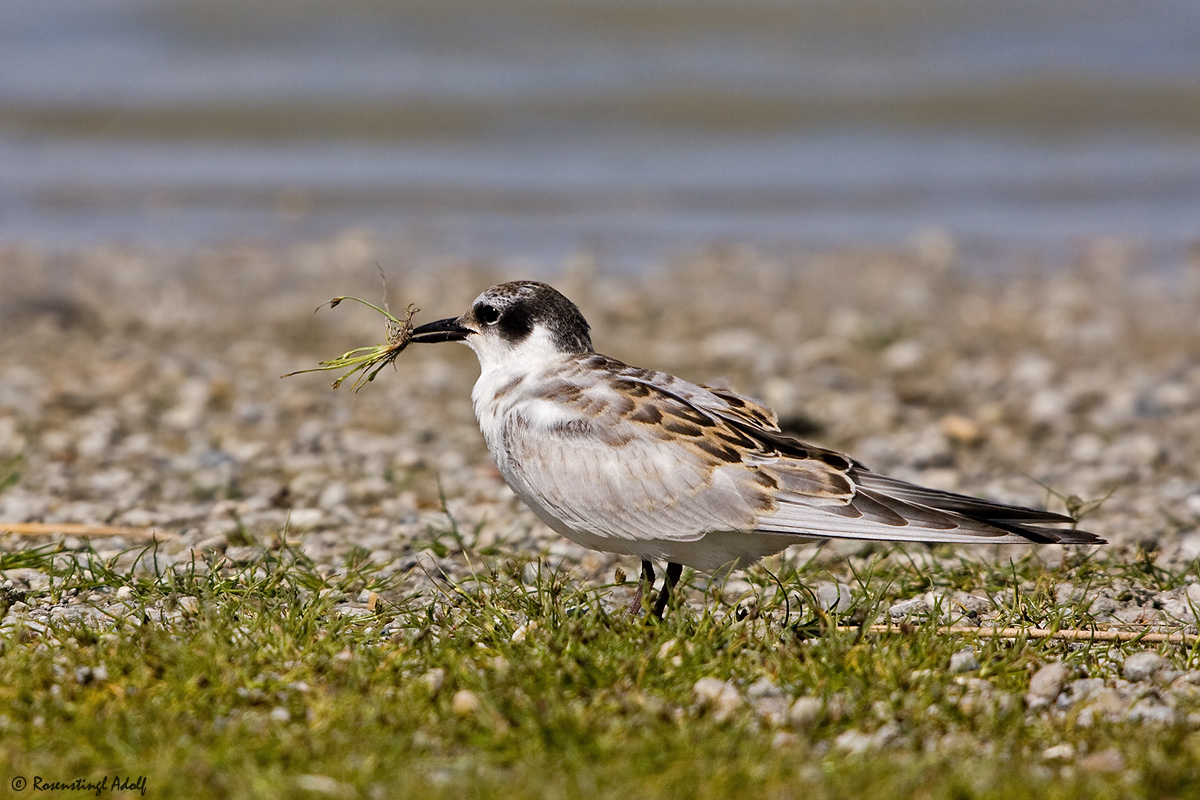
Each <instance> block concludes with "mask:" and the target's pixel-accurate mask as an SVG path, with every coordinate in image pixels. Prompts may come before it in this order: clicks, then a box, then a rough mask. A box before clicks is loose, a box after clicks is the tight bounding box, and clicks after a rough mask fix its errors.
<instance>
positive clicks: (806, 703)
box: [787, 697, 825, 729]
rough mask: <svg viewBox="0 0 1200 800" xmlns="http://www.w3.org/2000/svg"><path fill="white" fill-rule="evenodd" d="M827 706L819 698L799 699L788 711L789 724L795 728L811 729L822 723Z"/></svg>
mask: <svg viewBox="0 0 1200 800" xmlns="http://www.w3.org/2000/svg"><path fill="white" fill-rule="evenodd" d="M824 711H825V704H824V703H823V702H821V698H819V697H797V698H796V700H795V702H794V703H792V705H791V708H789V709H788V715H787V720H788V724H789V725H791V726H792V727H794V728H800V729H807V728H811V727H812V726H813V725H815V724H816V723H817V722H819V721H820V719H821V717H822V715H823V714H824Z"/></svg>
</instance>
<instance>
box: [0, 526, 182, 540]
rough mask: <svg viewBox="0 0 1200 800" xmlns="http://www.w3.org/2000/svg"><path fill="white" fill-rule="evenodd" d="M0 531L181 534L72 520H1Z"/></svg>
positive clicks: (142, 536)
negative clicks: (79, 522)
mask: <svg viewBox="0 0 1200 800" xmlns="http://www.w3.org/2000/svg"><path fill="white" fill-rule="evenodd" d="M0 533H15V534H16V535H17V536H54V535H55V534H58V535H61V536H131V537H134V538H136V539H166V538H175V537H178V536H179V534H178V533H175V532H173V531H163V530H158V529H156V528H127V527H123V526H121V525H79V524H76V523H71V522H0Z"/></svg>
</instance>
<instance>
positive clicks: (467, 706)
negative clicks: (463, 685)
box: [450, 689, 483, 717]
mask: <svg viewBox="0 0 1200 800" xmlns="http://www.w3.org/2000/svg"><path fill="white" fill-rule="evenodd" d="M482 705H483V704H482V703H480V702H479V696H478V695H476V694H475V693H474V692H472V691H471V690H470V689H459V690H458V691H457V692H455V693H454V698H453V699H451V701H450V708H451V710H452V711H454V713H455V714H457V715H458V716H460V717H469V716H472V715H474V714H477V713H478V712H479V709H480V708H481V707H482Z"/></svg>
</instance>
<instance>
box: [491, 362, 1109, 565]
mask: <svg viewBox="0 0 1200 800" xmlns="http://www.w3.org/2000/svg"><path fill="white" fill-rule="evenodd" d="M590 358H593V359H596V358H603V357H598V356H594V355H593V356H590ZM614 363H615V362H614ZM596 366H598V365H596V364H592V365H591V367H592V368H595V367H596ZM622 366H623V365H619V364H616V367H618V368H617V369H615V370H606V374H608V375H610V376H611V379H610V380H604V381H593V382H587V381H580V382H579V383H578V384H576V385H575V391H573V392H570V393H567V395H566V396H570V397H572V398H573V399H571V400H569V401H564V400H561V399H560V400H558V401H556V402H553V403H551V402H547V403H546V405H545V408H544V412H543V413H538V412H536V411H535V412H533V413H531V414H527V415H521V414H517V415H514V416H513V418H512V419H511V420H510V422H509V429H508V430H507V431H506V432H505V439H506V450H507V452H508V453H509V456H510V462H509V469H510V470H511V471H513V472H515V473H517V475H516V477H517V479H518V482H519V483H524V484H526V485H527V486H528V487H529V488H530V490H531V491H530V492H528V493H527V494H528V499H530V500H531V503H532V504H534V505H535V507H536V505H537V504H540V505H542V506H543V507H544V508H545V509H546V510H547V511H548V512H549V517H551V518H553V519H554V520H557V521H560V522H561V523H562V524H565V525H567V526H569V527H570V528H572V529H574V530H579V531H586V532H588V533H591V534H593V535H596V536H601V537H604V538H616V539H644V538H654V539H665V540H675V541H694V540H696V539H699V538H700V537H702V536H703V535H704V534H706V533H709V532H713V531H746V532H747V535H753V532H754V531H758V532H761V533H770V534H787V535H795V536H807V537H813V536H816V537H837V538H856V539H877V540H890V541H924V542H981V541H982V542H1029V541H1035V542H1053V541H1062V542H1098V541H1099V540H1098V539H1096V537H1094V536H1092V535H1091V534H1087V533H1084V532H1082V531H1072V530H1055V529H1053V528H1044V527H1041V526H1042V525H1046V524H1051V525H1052V524H1055V523H1062V522H1070V521H1071V520H1070V518H1069V517H1063V516H1061V515H1057V514H1049V513H1047V512H1041V511H1034V510H1031V509H1020V508H1015V507H1010V506H1004V505H1000V504H995V503H990V502H988V501H984V500H978V499H976V498H971V497H966V496H963V495H955V494H951V493H947V492H939V491H937V490H934V489H926V488H923V487H919V486H916V485H913V484H908V483H905V482H903V481H898V480H895V479H891V478H887V477H884V476H881V475H877V474H876V473H873V472H871V471H870V470H868V469H867V468H866V467H865V466H863V465H862V464H860V463H858V462H857V461H854V460H853V459H851V458H849V457H847V456H844V455H842V454H840V453H836V452H834V451H832V450H826V449H824V448H820V447H815V446H812V445H808V444H805V443H804V442H801V441H799V440H797V439H793V438H791V437H788V436H786V435H784V434H782V433H779V432H778V430H777V429H775V428H774V427H773V425H772V426H768V425H766V424H764V423H763V422H761V421H760V419H759V416H760V414H759V413H758V412H757V411H747V408H748V407H749V403H748V402H747V401H746V399H745V398H742V397H741V396H740V395H736V394H734V393H731V392H725V391H722V392H721V393H714V392H712V391H710V390H708V389H705V388H704V387H701V386H698V385H696V384H692V383H689V382H687V381H684V380H681V379H679V378H676V377H674V376H671V375H666V374H665V373H659V372H653V371H650V370H641V369H636V368H632V367H628V368H623V369H621V368H620V367H622ZM738 401H741V403H740V404H739V402H738ZM750 402H753V401H750ZM536 407H537V406H536V404H535V405H534V406H533V408H536ZM754 407H755V408H761V406H758V404H754ZM576 412H577V413H576ZM771 416H772V417H773V415H771Z"/></svg>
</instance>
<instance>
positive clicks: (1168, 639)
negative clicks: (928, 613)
mask: <svg viewBox="0 0 1200 800" xmlns="http://www.w3.org/2000/svg"><path fill="white" fill-rule="evenodd" d="M838 630H839V631H849V632H857V631H858V630H859V629H858V628H857V627H855V626H853V625H842V626H839V627H838ZM912 630H913V628H912V627H910V626H906V625H900V626H896V625H872V626H870V627H869V628H867V629H866V631H864V632H865V633H911V632H912ZM938 633H954V634H959V635H960V636H991V637H994V638H997V639H1021V638H1026V639H1065V640H1068V641H1076V642H1080V641H1082V642H1145V643H1146V644H1189V645H1190V644H1194V643H1195V642H1196V637H1195V636H1189V635H1187V634H1183V633H1162V632H1159V631H1114V630H1096V631H1093V630H1086V629H1082V628H1059V629H1053V628H986V627H979V628H973V627H969V626H966V625H950V626H947V627H945V628H938Z"/></svg>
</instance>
